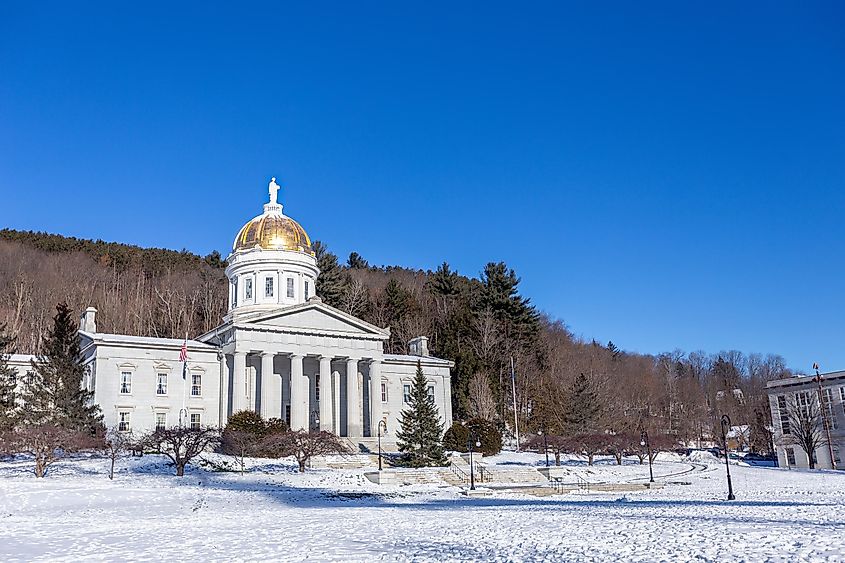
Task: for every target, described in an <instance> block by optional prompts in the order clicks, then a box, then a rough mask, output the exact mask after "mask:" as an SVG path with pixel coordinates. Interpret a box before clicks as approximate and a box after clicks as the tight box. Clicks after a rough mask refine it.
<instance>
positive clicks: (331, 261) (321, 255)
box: [313, 241, 349, 308]
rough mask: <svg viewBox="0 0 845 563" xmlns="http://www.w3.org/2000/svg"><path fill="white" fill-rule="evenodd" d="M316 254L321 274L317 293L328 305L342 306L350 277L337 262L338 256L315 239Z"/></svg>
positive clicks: (318, 278) (318, 277) (318, 279)
mask: <svg viewBox="0 0 845 563" xmlns="http://www.w3.org/2000/svg"><path fill="white" fill-rule="evenodd" d="M313 248H314V254H315V256H316V258H317V267H318V268H319V269H320V275H319V276H317V295H319V296H320V299H322V300H323V302H325V303H326V304H327V305H331V306H332V307H337V308H340V306H341V305H342V300H343V292H344V291H345V289H346V286H347V285H348V283H349V278H348V275H347V274H346V272H344V271H343V270H342V269H341V267H340V265H339V264H338V263H337V256H336V255H335V254H333V253H332V252H329V249H328V248H326V245H325V244H323V243H322V242H320V241H314V244H313Z"/></svg>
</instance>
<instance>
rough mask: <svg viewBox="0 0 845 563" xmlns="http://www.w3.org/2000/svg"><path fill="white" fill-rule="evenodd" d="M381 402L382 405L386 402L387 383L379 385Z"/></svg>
mask: <svg viewBox="0 0 845 563" xmlns="http://www.w3.org/2000/svg"><path fill="white" fill-rule="evenodd" d="M381 402H382V403H386V402H387V383H382V384H381Z"/></svg>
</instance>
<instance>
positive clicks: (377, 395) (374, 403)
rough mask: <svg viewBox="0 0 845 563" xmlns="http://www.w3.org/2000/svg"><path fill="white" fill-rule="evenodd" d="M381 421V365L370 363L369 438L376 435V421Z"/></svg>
mask: <svg viewBox="0 0 845 563" xmlns="http://www.w3.org/2000/svg"><path fill="white" fill-rule="evenodd" d="M379 420H381V363H380V362H379V361H378V360H373V361H372V362H370V437H374V436H376V434H377V433H378V421H379Z"/></svg>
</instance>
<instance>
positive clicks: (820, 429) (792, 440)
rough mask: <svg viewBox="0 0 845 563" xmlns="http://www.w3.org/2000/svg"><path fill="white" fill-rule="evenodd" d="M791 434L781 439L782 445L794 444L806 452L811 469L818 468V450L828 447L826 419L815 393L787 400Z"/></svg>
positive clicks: (798, 395) (810, 392) (797, 394)
mask: <svg viewBox="0 0 845 563" xmlns="http://www.w3.org/2000/svg"><path fill="white" fill-rule="evenodd" d="M786 413H787V419H788V420H789V434H784V435H783V437H782V438H781V443H782V444H794V445H797V446H798V447H800V448H801V449H802V450H804V453H806V454H807V459H808V460H809V466H810V469H815V468H816V450H817V449H819V448H823V447H825V446H826V445H827V435H826V433H825V430H824V418H823V417H822V411H821V406H820V405H819V401H818V395H817V394H816V393H815V392H813V391H804V392H801V393H796V394H794V395H792V396H791V397H789V398H788V399H787V405H786Z"/></svg>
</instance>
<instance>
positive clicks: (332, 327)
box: [238, 303, 390, 338]
mask: <svg viewBox="0 0 845 563" xmlns="http://www.w3.org/2000/svg"><path fill="white" fill-rule="evenodd" d="M238 324H248V325H257V326H259V327H266V328H271V327H278V328H280V329H288V330H294V331H297V332H314V333H322V334H326V333H329V334H338V335H360V336H369V337H377V338H387V337H389V336H390V332H389V330H385V329H382V328H379V327H377V326H374V325H371V324H370V323H368V322H366V321H363V320H361V319H359V318H356V317H353V316H352V315H349V314H347V313H344V312H343V311H340V310H338V309H335V308H333V307H329V306H328V305H325V304H323V303H305V304H303V305H296V306H293V307H288V308H286V309H282V310H279V311H274V312H268V313H265V314H262V315H260V316H257V317H254V318H251V319H249V320H244V321H241V322H239V323H238Z"/></svg>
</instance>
